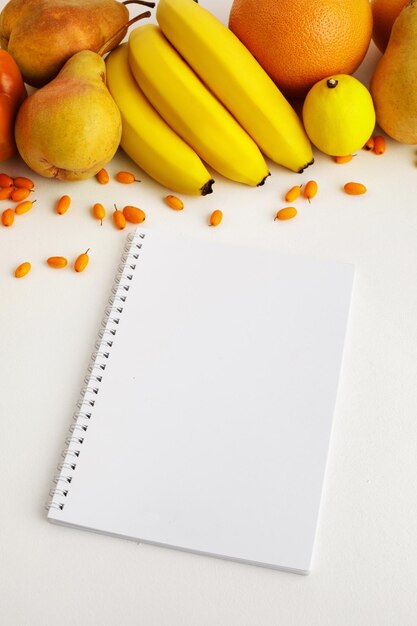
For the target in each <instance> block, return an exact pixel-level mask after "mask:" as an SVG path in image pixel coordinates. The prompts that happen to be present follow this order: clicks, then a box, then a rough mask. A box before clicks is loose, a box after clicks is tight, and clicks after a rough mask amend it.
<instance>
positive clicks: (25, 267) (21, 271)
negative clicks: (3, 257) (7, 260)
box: [14, 261, 32, 278]
mask: <svg viewBox="0 0 417 626" xmlns="http://www.w3.org/2000/svg"><path fill="white" fill-rule="evenodd" d="M31 267H32V266H31V264H30V263H29V262H28V261H25V262H24V263H21V264H20V265H19V266H18V267H16V269H15V271H14V275H15V276H16V278H23V276H26V274H29V272H30V270H31Z"/></svg>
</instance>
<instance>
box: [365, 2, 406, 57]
mask: <svg viewBox="0 0 417 626" xmlns="http://www.w3.org/2000/svg"><path fill="white" fill-rule="evenodd" d="M408 3H409V0H371V7H372V14H373V16H374V29H373V32H372V39H373V40H374V42H375V44H376V45H377V47H378V48H379V49H380V50H381V52H385V48H386V47H387V45H388V41H389V37H390V35H391V28H392V26H393V24H394V22H395V20H396V18H397V17H398V15H399V14H400V13H401V11H402V9H403V8H404V7H405V6H406V5H407V4H408Z"/></svg>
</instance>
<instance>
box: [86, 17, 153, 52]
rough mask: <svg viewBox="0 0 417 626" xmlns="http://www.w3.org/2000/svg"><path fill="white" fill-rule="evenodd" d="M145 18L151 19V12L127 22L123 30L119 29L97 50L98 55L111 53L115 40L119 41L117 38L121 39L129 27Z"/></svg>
mask: <svg viewBox="0 0 417 626" xmlns="http://www.w3.org/2000/svg"><path fill="white" fill-rule="evenodd" d="M144 17H151V12H150V11H145V12H144V13H141V14H140V15H137V16H136V17H132V19H131V20H129V21H128V22H126V24H124V25H123V26H122V27H121V28H119V30H117V31H116V32H115V33H113V35H112V36H111V37H110V39H107V41H105V42H104V43H103V45H102V46H100V48H99V49H98V50H96V52H97V54H99V55H100V56H103V54H106V52H109V51H110V50H111V48H109V46H110V44H111V42H112V41H113V40H114V39H117V37H119V36H120V35H121V34H122V33H123V32H124V31H127V29H128V28H129V26H131V25H132V24H134V23H135V22H137V21H138V20H141V19H143V18H144Z"/></svg>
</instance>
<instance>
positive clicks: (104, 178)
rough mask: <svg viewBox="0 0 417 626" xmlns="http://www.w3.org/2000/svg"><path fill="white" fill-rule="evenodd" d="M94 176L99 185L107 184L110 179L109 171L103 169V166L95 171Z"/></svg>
mask: <svg viewBox="0 0 417 626" xmlns="http://www.w3.org/2000/svg"><path fill="white" fill-rule="evenodd" d="M96 178H97V180H98V182H99V183H100V185H107V183H108V182H109V180H110V176H109V173H108V171H107V170H106V169H104V167H103V168H102V169H101V170H100V171H99V172H97V174H96Z"/></svg>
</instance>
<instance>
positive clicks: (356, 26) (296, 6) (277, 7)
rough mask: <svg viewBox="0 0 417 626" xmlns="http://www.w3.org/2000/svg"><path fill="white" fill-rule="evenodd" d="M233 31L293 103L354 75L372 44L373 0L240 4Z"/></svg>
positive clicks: (241, 0) (249, 0)
mask: <svg viewBox="0 0 417 626" xmlns="http://www.w3.org/2000/svg"><path fill="white" fill-rule="evenodd" d="M229 27H230V29H231V30H232V31H233V32H234V33H235V35H237V37H238V38H239V39H240V40H241V41H242V42H243V43H244V44H245V46H246V47H247V48H248V49H249V50H250V51H251V52H252V54H253V55H254V56H255V57H256V59H257V60H258V61H259V63H260V64H261V65H262V67H263V68H264V70H265V71H266V72H267V73H268V74H269V76H270V77H271V78H272V80H273V81H274V82H275V83H276V84H277V86H278V87H279V88H280V89H281V91H282V92H283V93H284V95H286V96H289V97H303V96H305V94H306V93H307V91H308V90H309V89H310V88H311V87H312V86H313V85H314V84H315V83H317V82H318V81H319V80H321V79H323V78H327V77H328V76H330V75H332V74H352V73H353V72H354V71H355V70H356V68H357V67H358V66H359V65H360V63H361V61H362V60H363V58H364V56H365V54H366V52H367V50H368V47H369V43H370V41H371V35H372V11H371V7H370V4H369V0H234V2H233V5H232V9H231V12H230V17H229Z"/></svg>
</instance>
